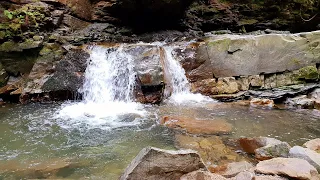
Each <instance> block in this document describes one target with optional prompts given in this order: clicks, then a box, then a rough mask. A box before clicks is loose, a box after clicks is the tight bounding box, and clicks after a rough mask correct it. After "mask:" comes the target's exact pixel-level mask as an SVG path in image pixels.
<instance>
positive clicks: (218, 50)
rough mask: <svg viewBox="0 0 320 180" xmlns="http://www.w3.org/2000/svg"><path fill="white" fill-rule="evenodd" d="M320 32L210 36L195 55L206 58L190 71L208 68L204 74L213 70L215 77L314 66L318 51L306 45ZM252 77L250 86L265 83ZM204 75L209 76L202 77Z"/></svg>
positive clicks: (200, 71)
mask: <svg viewBox="0 0 320 180" xmlns="http://www.w3.org/2000/svg"><path fill="white" fill-rule="evenodd" d="M319 33H320V31H314V32H309V33H301V34H290V35H289V34H272V35H259V36H241V37H240V36H237V35H222V36H212V37H210V38H208V39H206V43H205V44H201V45H200V46H199V47H198V48H197V53H198V54H199V55H198V56H201V57H204V58H207V59H206V60H205V61H204V62H203V63H202V65H200V66H199V67H197V68H195V69H193V70H192V71H193V75H194V76H197V73H199V75H200V74H204V72H207V73H206V74H211V75H212V74H213V75H214V77H216V78H219V77H234V76H251V75H258V74H261V73H264V74H270V73H276V72H285V71H287V70H289V71H293V70H298V69H300V68H303V67H307V66H314V65H315V63H319V58H318V57H319V53H315V54H313V53H312V52H310V50H309V48H307V47H308V46H309V45H311V46H312V45H315V46H317V45H316V44H317V42H319V36H318V34H319ZM252 44H255V46H252ZM252 52H254V53H252ZM301 52H304V53H301ZM288 54H289V55H288ZM316 59H317V60H316ZM274 64H277V65H276V66H275V65H274ZM303 72H304V71H303ZM198 77H201V76H198ZM202 77H203V76H202ZM211 77H212V76H211ZM253 77H255V78H253V79H252V84H251V85H252V86H262V85H263V84H264V80H263V79H261V78H257V77H258V76H253ZM206 78H208V77H205V78H203V79H206ZM203 79H199V80H203ZM253 80H254V81H253Z"/></svg>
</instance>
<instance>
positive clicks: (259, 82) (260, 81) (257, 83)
mask: <svg viewBox="0 0 320 180" xmlns="http://www.w3.org/2000/svg"><path fill="white" fill-rule="evenodd" d="M248 79H249V84H250V87H261V86H263V85H264V76H263V75H253V76H249V77H248Z"/></svg>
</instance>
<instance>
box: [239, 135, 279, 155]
mask: <svg viewBox="0 0 320 180" xmlns="http://www.w3.org/2000/svg"><path fill="white" fill-rule="evenodd" d="M238 142H239V144H240V146H241V148H242V149H243V150H244V151H245V152H247V153H249V154H254V153H255V150H256V149H258V148H260V147H263V146H267V145H271V144H279V143H282V142H281V141H279V140H277V139H274V138H268V137H256V138H240V139H239V140H238Z"/></svg>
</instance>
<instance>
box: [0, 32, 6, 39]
mask: <svg viewBox="0 0 320 180" xmlns="http://www.w3.org/2000/svg"><path fill="white" fill-rule="evenodd" d="M5 37H6V32H5V31H0V39H4V38H5Z"/></svg>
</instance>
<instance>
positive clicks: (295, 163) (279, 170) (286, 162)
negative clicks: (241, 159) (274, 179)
mask: <svg viewBox="0 0 320 180" xmlns="http://www.w3.org/2000/svg"><path fill="white" fill-rule="evenodd" d="M255 171H256V172H257V173H261V174H273V175H284V176H289V177H291V178H297V179H312V177H314V176H317V175H318V172H317V170H316V169H315V168H314V167H313V166H312V165H310V164H309V163H308V162H307V161H306V160H303V159H297V158H274V159H270V160H265V161H261V162H259V163H258V164H257V166H256V170H255Z"/></svg>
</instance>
